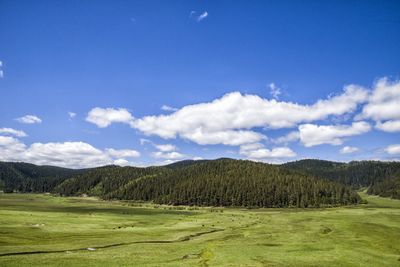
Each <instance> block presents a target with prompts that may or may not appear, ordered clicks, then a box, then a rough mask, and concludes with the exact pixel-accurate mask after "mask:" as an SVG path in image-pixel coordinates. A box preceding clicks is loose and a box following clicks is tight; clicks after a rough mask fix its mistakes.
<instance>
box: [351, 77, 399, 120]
mask: <svg viewBox="0 0 400 267" xmlns="http://www.w3.org/2000/svg"><path fill="white" fill-rule="evenodd" d="M399 107H400V82H399V81H393V82H391V81H389V80H388V79H387V78H382V79H380V80H378V81H377V82H376V84H375V86H374V88H373V91H372V94H371V95H370V97H369V98H368V103H367V104H366V105H364V107H363V109H362V113H361V114H360V115H358V116H357V117H358V118H359V119H366V118H370V119H373V120H375V121H384V120H400V108H399Z"/></svg>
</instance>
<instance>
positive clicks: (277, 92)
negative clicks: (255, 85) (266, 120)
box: [269, 83, 281, 99]
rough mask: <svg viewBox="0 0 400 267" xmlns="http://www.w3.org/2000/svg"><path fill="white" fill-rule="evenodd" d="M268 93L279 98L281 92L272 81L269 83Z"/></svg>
mask: <svg viewBox="0 0 400 267" xmlns="http://www.w3.org/2000/svg"><path fill="white" fill-rule="evenodd" d="M269 93H270V94H271V96H272V97H273V98H275V99H278V98H279V95H280V94H281V89H280V88H279V87H277V86H276V85H275V84H274V83H270V84H269Z"/></svg>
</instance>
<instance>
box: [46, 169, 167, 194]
mask: <svg viewBox="0 0 400 267" xmlns="http://www.w3.org/2000/svg"><path fill="white" fill-rule="evenodd" d="M165 172H172V170H170V169H168V168H165V167H147V168H137V167H119V166H104V167H99V168H94V169H91V170H89V171H87V172H84V173H82V174H80V175H77V176H75V177H73V178H71V179H68V180H65V181H63V182H62V183H60V184H59V185H58V186H57V187H56V188H55V189H54V192H56V193H59V194H61V195H65V196H70V195H80V194H90V195H96V196H105V195H107V194H110V193H112V192H114V191H115V190H118V189H120V188H121V187H124V186H126V185H127V184H129V183H131V182H132V181H134V180H136V179H139V178H144V177H148V176H151V175H157V174H162V173H165Z"/></svg>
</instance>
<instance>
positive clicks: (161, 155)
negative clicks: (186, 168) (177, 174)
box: [152, 151, 186, 160]
mask: <svg viewBox="0 0 400 267" xmlns="http://www.w3.org/2000/svg"><path fill="white" fill-rule="evenodd" d="M152 155H153V157H155V158H157V159H169V160H178V159H183V158H185V157H186V155H183V154H181V153H179V152H176V151H173V152H162V151H157V152H154V153H153V154H152Z"/></svg>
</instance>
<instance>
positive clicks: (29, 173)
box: [0, 162, 86, 192]
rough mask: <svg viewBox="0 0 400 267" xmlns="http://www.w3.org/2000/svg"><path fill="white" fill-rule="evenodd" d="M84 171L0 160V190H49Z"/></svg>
mask: <svg viewBox="0 0 400 267" xmlns="http://www.w3.org/2000/svg"><path fill="white" fill-rule="evenodd" d="M85 171H86V170H84V169H82V170H74V169H67V168H60V167H54V166H37V165H34V164H30V163H23V162H0V190H4V191H5V192H12V191H19V192H49V191H51V190H53V188H54V187H55V186H56V185H58V184H59V183H60V182H62V181H64V180H66V179H68V178H70V177H72V176H75V175H78V174H80V173H83V172H85Z"/></svg>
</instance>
